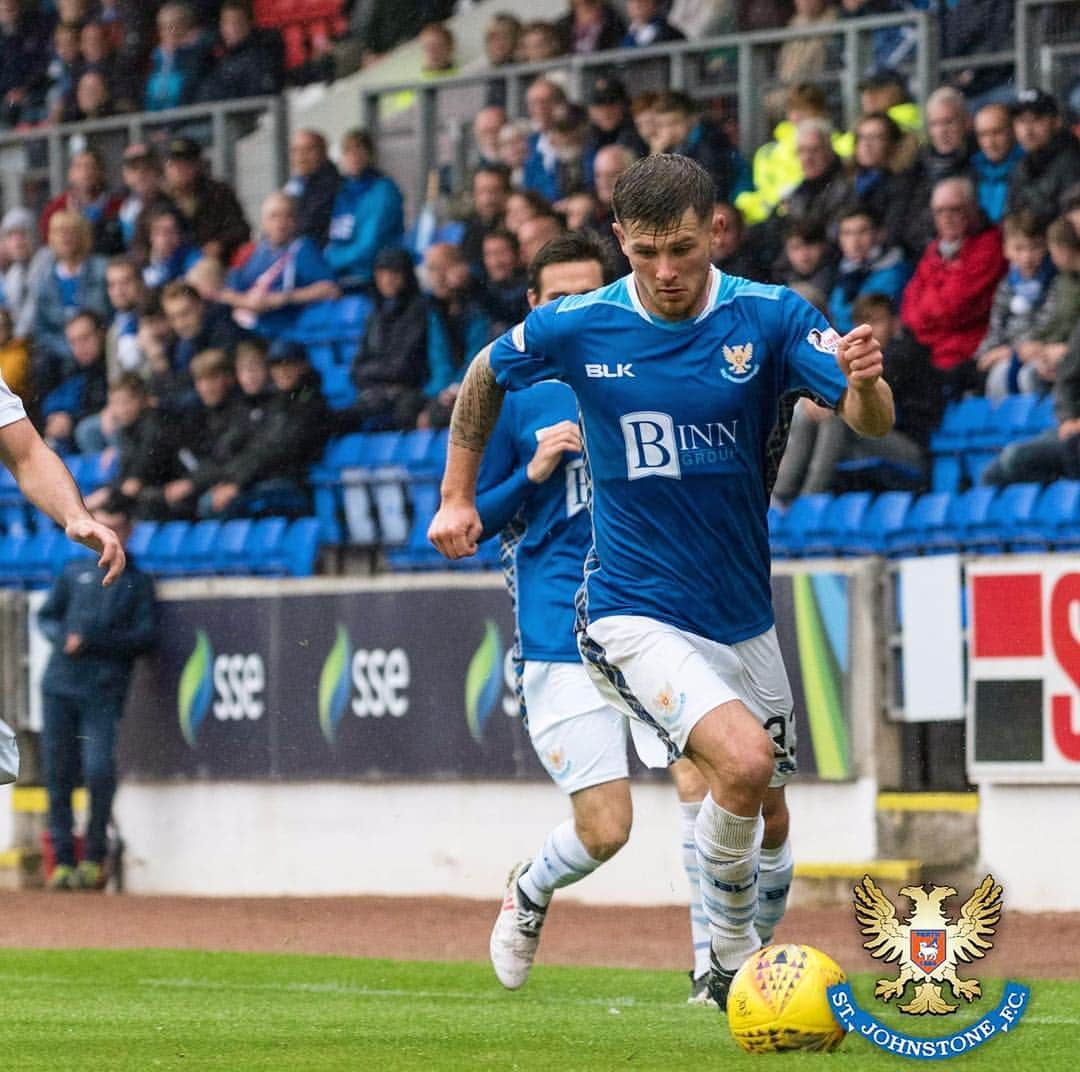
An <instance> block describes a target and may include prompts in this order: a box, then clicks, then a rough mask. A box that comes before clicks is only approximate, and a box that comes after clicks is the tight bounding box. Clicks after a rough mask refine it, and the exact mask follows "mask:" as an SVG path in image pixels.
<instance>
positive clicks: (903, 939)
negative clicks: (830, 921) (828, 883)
mask: <svg viewBox="0 0 1080 1072" xmlns="http://www.w3.org/2000/svg"><path fill="white" fill-rule="evenodd" d="M852 892H853V893H854V894H855V918H856V919H857V920H858V921H859V925H860V926H861V927H862V933H863V934H864V935H866V938H867V940H866V941H865V942H864V943H863V946H864V947H865V948H866V949H868V950H869V951H870V954H871V956H874V957H877V958H878V959H879V960H884V961H885V962H886V963H891V962H893V961H898V962H899V974H898V975H897V976H896V978H895V979H879V980H878V982H877V986H876V987H875V988H874V997H876V998H880V999H881V1000H882V1001H891V1000H892V999H893V998H898V997H900V995H901V994H903V993H904V990H905V989H906V988H907V985H908V984H909V983H913V984H914V986H915V993H914V996H913V997H912V999H911V1001H909V1002H908V1003H907V1004H906V1005H898V1006H897V1008H898V1009H899V1010H900V1011H901V1012H906V1013H911V1014H913V1015H916V1016H921V1015H925V1014H927V1013H930V1014H931V1015H943V1014H945V1013H950V1012H955V1011H956V1009H957V1006H956V1005H952V1004H950V1003H949V1002H948V1001H947V1000H946V999H945V998H944V997H943V995H942V991H941V987H942V984H943V983H948V984H949V987H950V989H951V990H952V994H953V997H954V998H958V997H962V998H965V999H966V1000H967V1001H969V1002H971V1001H974V1000H975V999H976V998H977V997H979V996H980V995H981V994H982V986H981V984H980V983H979V981H978V980H977V979H961V978H959V977H958V976H957V974H956V971H957V964H958V961H964V962H965V963H971V961H972V960H974V959H976V958H981V957H983V956H985V954H986V950H988V949H990V948H991V946H993V944H994V943H993V941H992V940H991V938H990V936H991V935H992V934H993V933H994V926H995V924H996V923H997V922H998V920H999V919H1000V918H1001V886H1000V885H997V884H995V883H994V877H993V875H987V876H986V878H984V879H983V880H982V882H981V883H979V885H978V887H977V888H976V889H975V892H974V893H973V894H972V895H971V896H970V897H969V898H968V899H967V901H965V902H964V905H963V907H962V908H961V909H960V918H959V920H957V921H956V922H955V923H953V922H951V921H950V920H949V919H948V917H947V916H946V915H945V913H944V912H943V911H942V907H941V906H942V902H944V901H946V900H947V899H948V898H950V897H954V896H955V895H956V890H954V889H953V888H952V887H951V886H931V887H930V892H929V893H927V892H926V889H925V887H923V886H905V887H904V888H903V889H902V890H900V896H901V897H906V898H907V899H908V900H909V901H911V903H912V904H913V905H914V906H915V910H914V912H912V913H911V915H910V916H909V917H908V921H907V922H906V923H901V922H900V920H899V919H898V918H897V915H896V907H895V906H894V905H893V903H892V901H890V900H889V898H888V897H886V896H885V894H883V893H882V892H881V890H880V889H879V888H878V887H877V885H875V883H874V880H873V879H872V878H871V877H870V876H869V875H864V876H863V879H862V881H861V882H860V883H859V884H858V885H857V886H856V887H855V889H854V890H853V891H852Z"/></svg>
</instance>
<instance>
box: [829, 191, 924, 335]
mask: <svg viewBox="0 0 1080 1072" xmlns="http://www.w3.org/2000/svg"><path fill="white" fill-rule="evenodd" d="M839 237H840V254H841V258H840V263H839V265H838V266H837V269H836V282H835V283H834V284H833V289H832V292H831V293H830V295H829V319H830V321H831V323H832V325H833V327H835V328H836V330H837V331H839V332H840V333H841V334H842V335H846V334H847V333H848V332H849V331H851V329H852V328H853V327H854V326H855V323H854V321H853V319H852V311H851V307H852V305H854V303H855V301H856V300H857V299H858V298H860V297H862V295H864V294H883V295H885V297H887V298H889V299H890V300H891V301H894V302H899V301H900V295H901V294H902V293H903V290H904V284H905V283H906V282H907V281H908V280H909V279H910V278H911V265H910V264H909V263H908V262H907V260H906V259H905V258H904V251H903V250H902V249H900V247H899V246H892V247H891V248H888V249H886V248H884V246H883V244H882V239H883V233H882V229H881V227H880V226H879V225H878V222H877V220H875V219H874V217H873V216H872V215H871V214H870V213H869V212H868V211H867V210H866V209H864V208H860V207H858V206H856V207H854V208H850V209H848V210H847V211H845V212H844V213H842V214H841V216H840V236H839Z"/></svg>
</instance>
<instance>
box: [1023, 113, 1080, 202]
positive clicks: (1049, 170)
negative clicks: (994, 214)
mask: <svg viewBox="0 0 1080 1072" xmlns="http://www.w3.org/2000/svg"><path fill="white" fill-rule="evenodd" d="M1075 182H1080V142H1078V141H1077V140H1076V136H1075V135H1074V134H1073V132H1072V131H1071V130H1069V129H1068V128H1062V129H1061V130H1059V131H1058V132H1057V134H1055V135H1054V137H1053V138H1052V139H1051V140H1050V143H1049V144H1048V145H1045V146H1043V148H1041V149H1039V150H1037V151H1036V152H1033V153H1027V154H1026V155H1024V156H1022V157H1021V158H1020V161H1019V163H1017V165H1016V167H1015V168H1013V172H1012V174H1011V175H1010V176H1009V192H1008V195H1007V196H1006V200H1005V211H1006V212H1016V211H1017V210H1018V209H1022V208H1027V209H1031V211H1032V212H1034V213H1035V214H1036V215H1037V216H1039V217H1041V218H1042V219H1044V220H1052V219H1053V218H1054V217H1055V216H1056V215H1057V214H1058V213H1059V212H1060V211H1061V204H1060V202H1061V195H1062V194H1063V193H1064V192H1065V191H1066V190H1067V189H1068V188H1069V187H1070V186H1072V184H1073V183H1075Z"/></svg>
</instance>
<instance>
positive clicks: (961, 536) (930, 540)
mask: <svg viewBox="0 0 1080 1072" xmlns="http://www.w3.org/2000/svg"><path fill="white" fill-rule="evenodd" d="M996 495H997V488H993V487H974V488H968V490H967V491H964V492H959V493H954V494H953V495H952V497H951V499H950V502H949V508H948V510H947V511H946V512H945V522H944V524H943V525H941V526H940V527H933V528H929V529H927V531H926V533H925V536H924V539H923V542H922V544H921V550H922V552H923V553H924V554H944V553H946V552H950V551H958V550H960V549H962V548H963V547H964V546H965V544H966V543H967V540H968V536H969V535H970V533H971V532H972V531H974V530H975V529H976V527H977V526H979V525H982V524H984V523H985V521H986V515H987V512H988V511H989V509H990V505H991V503H993V501H994V497H995V496H996Z"/></svg>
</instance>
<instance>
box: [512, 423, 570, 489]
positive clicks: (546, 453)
mask: <svg viewBox="0 0 1080 1072" xmlns="http://www.w3.org/2000/svg"><path fill="white" fill-rule="evenodd" d="M536 435H537V438H538V439H539V440H540V445H539V446H538V447H537V448H536V453H535V454H534V455H533V456H532V461H530V462H529V464H528V465H527V466H526V467H525V475H526V476H527V477H528V478H529V480H530V482H531V483H533V484H543V482H544V481H545V480H547V478H548V477H549V476H551V474H552V473H554V472H555V469H556V468H557V466H558V465H559V463H560V462H561V461H562V460H563V455H564V454H567V453H570V454H580V453H581V432H580V431H579V430H578V426H577V425H576V424H575V423H574V422H573V421H559V423H558V424H553V425H550V426H549V427H547V428H541V429H539V431H537V433H536Z"/></svg>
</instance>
